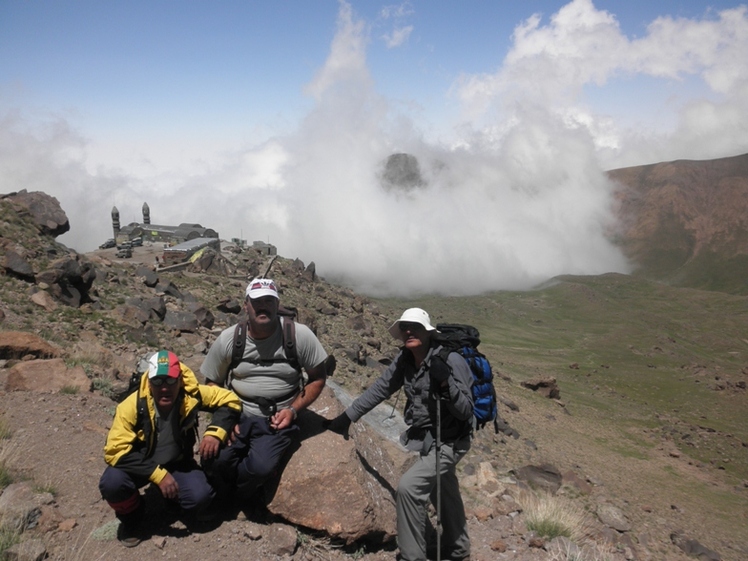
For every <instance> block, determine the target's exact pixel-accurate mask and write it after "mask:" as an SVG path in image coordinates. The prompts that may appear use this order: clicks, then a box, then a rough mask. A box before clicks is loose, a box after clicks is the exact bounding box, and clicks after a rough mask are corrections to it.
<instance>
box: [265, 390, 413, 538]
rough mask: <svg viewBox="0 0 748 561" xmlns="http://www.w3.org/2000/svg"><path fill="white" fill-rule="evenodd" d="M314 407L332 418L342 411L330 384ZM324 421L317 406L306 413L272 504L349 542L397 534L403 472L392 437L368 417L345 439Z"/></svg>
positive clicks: (300, 521)
mask: <svg viewBox="0 0 748 561" xmlns="http://www.w3.org/2000/svg"><path fill="white" fill-rule="evenodd" d="M313 409H314V410H315V411H321V410H325V415H326V416H327V417H330V418H331V416H333V415H335V414H337V413H336V412H340V411H342V407H341V406H340V404H339V403H338V401H337V399H335V397H334V395H333V392H332V390H330V389H329V388H325V390H324V391H323V392H322V395H321V396H320V398H319V399H318V400H317V401H316V402H315V403H314V406H313ZM322 421H323V418H322V417H321V416H320V415H318V414H316V413H315V412H314V411H303V412H302V413H301V415H300V424H301V426H302V436H301V437H302V442H301V446H300V448H299V449H298V450H296V451H295V452H294V454H293V456H292V457H291V459H290V461H289V462H288V465H287V466H286V467H285V469H284V471H283V474H282V476H281V479H280V482H279V483H278V486H277V489H276V490H275V494H274V496H273V498H272V500H271V501H270V503H269V504H268V510H269V511H270V512H271V513H273V514H275V515H277V516H281V517H282V518H284V519H285V520H287V521H289V522H291V523H293V524H297V525H300V526H304V527H307V528H311V529H314V530H320V531H324V532H326V533H327V534H329V535H330V536H332V537H335V538H339V539H341V540H344V541H346V543H352V542H354V541H357V540H360V539H367V540H378V541H387V540H390V539H392V538H393V537H394V535H395V533H396V527H395V505H394V498H393V497H394V493H395V488H396V487H397V480H398V478H399V474H396V473H395V472H394V471H393V468H392V466H393V464H394V463H396V462H393V460H392V459H391V456H390V455H389V453H388V451H387V448H388V446H387V444H389V443H388V442H387V441H385V440H383V439H382V438H381V437H379V435H377V434H376V433H375V432H374V431H372V430H371V429H369V428H368V427H367V426H366V424H365V423H357V424H355V425H353V426H352V427H351V431H350V432H351V434H352V437H351V438H349V439H347V440H346V439H344V438H343V437H342V436H341V435H338V434H335V433H332V432H327V431H324V429H323V428H322ZM403 455H404V454H403ZM361 457H363V458H365V461H366V462H367V464H368V466H367V467H366V468H364V465H363V464H362V461H361V459H360V458H361ZM400 463H402V461H400Z"/></svg>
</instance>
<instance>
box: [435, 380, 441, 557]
mask: <svg viewBox="0 0 748 561" xmlns="http://www.w3.org/2000/svg"><path fill="white" fill-rule="evenodd" d="M441 455H442V402H441V397H440V396H439V394H438V393H437V394H436V561H441V559H442V472H441Z"/></svg>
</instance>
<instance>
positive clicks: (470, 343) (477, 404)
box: [435, 323, 499, 433]
mask: <svg viewBox="0 0 748 561" xmlns="http://www.w3.org/2000/svg"><path fill="white" fill-rule="evenodd" d="M436 329H437V331H438V332H439V333H438V334H437V335H436V336H435V337H436V340H437V341H438V342H439V343H440V344H441V345H442V346H443V347H444V349H443V350H442V351H441V352H442V353H444V356H443V358H444V360H445V361H446V356H447V355H448V354H449V353H450V352H456V353H459V354H460V355H461V356H462V358H464V359H465V361H466V362H467V363H468V366H469V367H470V371H471V372H472V373H473V415H474V416H475V422H476V426H477V428H479V429H481V428H483V427H484V426H485V425H487V424H488V423H491V422H493V427H494V430H495V431H496V433H498V432H499V423H498V420H497V419H498V404H497V400H496V389H495V388H494V385H493V372H492V370H491V365H490V364H489V362H488V359H487V358H486V357H485V355H483V354H482V353H481V352H480V351H478V345H480V334H479V333H478V330H477V329H476V328H475V327H473V326H472V325H462V324H457V323H440V324H438V325H437V326H436Z"/></svg>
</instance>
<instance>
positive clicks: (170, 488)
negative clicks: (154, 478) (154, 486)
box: [158, 473, 179, 500]
mask: <svg viewBox="0 0 748 561" xmlns="http://www.w3.org/2000/svg"><path fill="white" fill-rule="evenodd" d="M158 488H159V490H160V491H161V494H162V495H163V496H164V498H165V499H170V500H175V499H178V498H179V484H178V483H177V480H176V479H174V477H173V476H172V475H171V474H170V473H167V474H166V477H164V478H163V479H162V480H161V483H159V484H158Z"/></svg>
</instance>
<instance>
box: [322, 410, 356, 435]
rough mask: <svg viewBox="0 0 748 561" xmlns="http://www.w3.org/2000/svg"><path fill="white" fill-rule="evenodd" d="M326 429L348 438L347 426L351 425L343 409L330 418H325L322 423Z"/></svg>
mask: <svg viewBox="0 0 748 561" xmlns="http://www.w3.org/2000/svg"><path fill="white" fill-rule="evenodd" d="M322 426H324V427H325V428H326V429H327V430H329V431H332V432H336V433H338V434H342V435H343V436H344V437H346V438H348V428H349V427H350V426H351V418H350V417H349V416H348V415H346V414H345V411H343V412H342V413H341V414H340V415H338V416H337V417H335V418H334V419H332V420H325V421H324V422H323V423H322Z"/></svg>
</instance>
